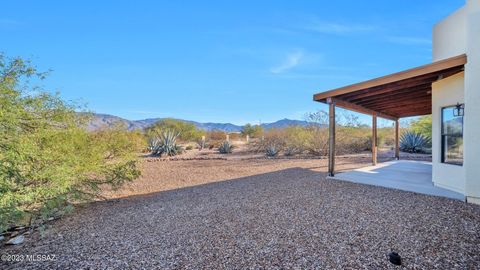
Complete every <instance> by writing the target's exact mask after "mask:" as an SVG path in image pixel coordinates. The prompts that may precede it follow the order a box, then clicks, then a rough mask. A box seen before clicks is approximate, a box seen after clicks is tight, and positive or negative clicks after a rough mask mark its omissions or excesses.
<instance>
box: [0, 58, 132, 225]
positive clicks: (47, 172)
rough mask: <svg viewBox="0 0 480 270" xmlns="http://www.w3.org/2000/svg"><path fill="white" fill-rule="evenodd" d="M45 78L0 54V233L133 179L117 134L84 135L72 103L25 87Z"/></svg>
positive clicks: (128, 153)
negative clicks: (106, 187) (107, 187)
mask: <svg viewBox="0 0 480 270" xmlns="http://www.w3.org/2000/svg"><path fill="white" fill-rule="evenodd" d="M44 75H45V74H42V73H39V72H37V70H36V68H35V67H33V66H32V65H31V64H30V63H29V62H28V61H23V60H22V59H7V58H6V57H4V56H3V55H0V164H1V166H0V231H3V230H5V229H7V228H8V227H10V226H14V225H16V224H19V223H20V222H21V221H25V220H27V221H28V224H27V225H34V224H40V223H42V222H43V221H44V220H46V219H48V218H49V217H52V216H56V215H61V214H63V213H66V212H68V211H69V210H70V209H72V204H73V203H75V202H81V201H88V200H91V199H93V198H96V197H98V196H99V194H100V192H101V189H102V187H104V186H111V187H113V188H118V187H119V186H121V185H122V184H123V183H124V182H126V181H130V180H133V179H135V178H136V177H138V176H139V174H140V172H139V170H138V169H137V164H136V157H135V154H134V152H135V151H134V150H133V147H132V144H130V143H127V142H126V140H125V138H124V137H123V135H122V133H120V132H119V131H118V130H103V131H102V132H100V133H88V132H87V131H86V129H84V128H83V127H84V126H85V125H86V123H87V121H88V119H87V118H88V117H87V116H86V115H85V114H84V115H79V114H78V113H77V112H76V110H79V109H80V108H78V106H75V105H74V104H70V103H66V102H64V101H63V100H62V99H61V98H60V97H59V96H58V95H52V94H48V93H46V92H43V91H42V90H41V89H38V88H35V89H34V90H35V91H30V90H29V89H32V84H31V81H30V80H37V79H42V78H43V77H44Z"/></svg>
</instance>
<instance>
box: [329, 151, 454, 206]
mask: <svg viewBox="0 0 480 270" xmlns="http://www.w3.org/2000/svg"><path fill="white" fill-rule="evenodd" d="M334 179H338V180H343V181H349V182H354V183H360V184H366V185H374V186H382V187H387V188H393V189H399V190H403V191H411V192H416V193H421V194H427V195H433V196H440V197H446V198H451V199H457V200H464V196H463V194H461V193H458V192H454V191H450V190H447V189H444V188H440V187H436V186H434V185H433V183H432V164H431V163H430V162H425V161H410V160H397V161H389V162H384V163H381V164H377V165H376V166H370V167H365V168H360V169H356V170H353V171H348V172H342V173H339V174H337V175H336V176H335V177H334Z"/></svg>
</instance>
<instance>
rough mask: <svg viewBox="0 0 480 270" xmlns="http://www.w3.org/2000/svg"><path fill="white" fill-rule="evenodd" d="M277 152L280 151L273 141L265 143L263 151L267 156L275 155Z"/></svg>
mask: <svg viewBox="0 0 480 270" xmlns="http://www.w3.org/2000/svg"><path fill="white" fill-rule="evenodd" d="M278 152H280V150H279V148H278V147H277V145H276V144H274V143H270V144H268V145H267V147H265V153H266V154H267V157H275V156H277V155H278Z"/></svg>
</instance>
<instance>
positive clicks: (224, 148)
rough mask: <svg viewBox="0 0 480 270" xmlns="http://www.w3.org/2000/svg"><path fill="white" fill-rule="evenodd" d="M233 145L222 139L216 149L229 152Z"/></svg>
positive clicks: (225, 152) (224, 152) (222, 152)
mask: <svg viewBox="0 0 480 270" xmlns="http://www.w3.org/2000/svg"><path fill="white" fill-rule="evenodd" d="M232 149H233V145H232V144H231V143H230V142H229V141H224V142H222V144H220V146H219V147H218V151H219V152H220V153H221V154H229V153H232Z"/></svg>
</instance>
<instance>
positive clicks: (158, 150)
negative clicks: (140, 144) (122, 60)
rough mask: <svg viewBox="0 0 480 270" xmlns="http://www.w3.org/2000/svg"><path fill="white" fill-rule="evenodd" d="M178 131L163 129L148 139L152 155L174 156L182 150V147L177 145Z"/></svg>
mask: <svg viewBox="0 0 480 270" xmlns="http://www.w3.org/2000/svg"><path fill="white" fill-rule="evenodd" d="M179 135H180V134H179V133H175V132H174V131H172V130H165V131H163V132H161V133H160V134H157V135H156V136H154V137H152V138H150V139H149V143H148V144H149V150H150V152H151V153H152V155H154V156H162V155H164V154H165V155H167V156H175V155H177V154H180V153H181V152H182V148H181V147H180V146H178V145H177V143H176V141H177V137H178V136H179Z"/></svg>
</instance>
